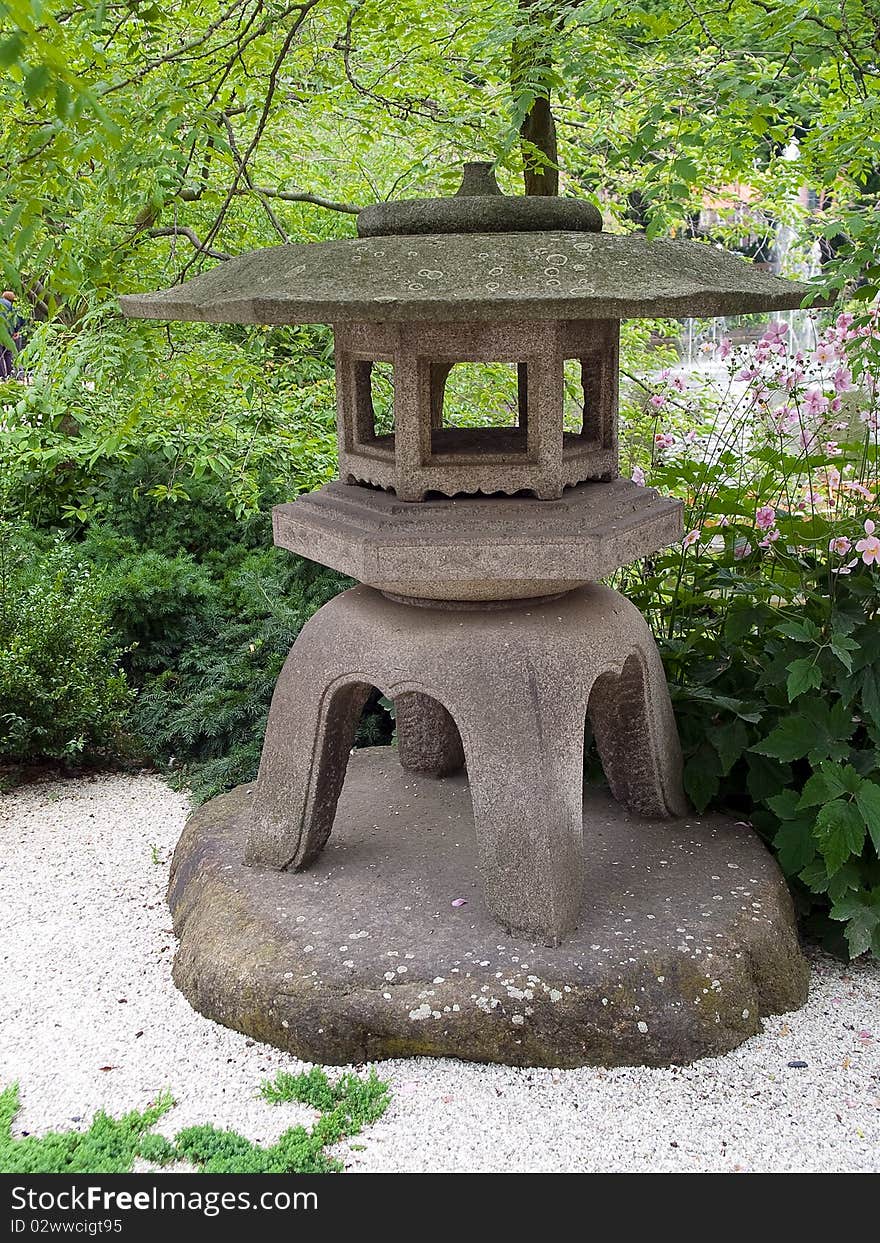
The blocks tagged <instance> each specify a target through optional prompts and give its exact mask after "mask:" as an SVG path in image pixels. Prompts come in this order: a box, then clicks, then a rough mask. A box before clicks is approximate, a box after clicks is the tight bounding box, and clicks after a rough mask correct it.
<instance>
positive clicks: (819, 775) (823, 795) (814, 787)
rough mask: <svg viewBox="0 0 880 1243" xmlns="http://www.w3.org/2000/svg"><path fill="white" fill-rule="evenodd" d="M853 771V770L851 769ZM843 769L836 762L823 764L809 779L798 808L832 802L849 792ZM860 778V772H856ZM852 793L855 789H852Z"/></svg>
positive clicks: (856, 776) (856, 775) (801, 809)
mask: <svg viewBox="0 0 880 1243" xmlns="http://www.w3.org/2000/svg"><path fill="white" fill-rule="evenodd" d="M850 771H853V770H850ZM842 774H843V770H842V769H840V768H837V767H836V765H834V764H822V765H821V767H820V768H819V769H818V771H816V772H814V773H813V775H812V776H811V777H809V778H808V779H807V782H806V784H805V785H804V788H803V790H802V792H801V797H800V799H799V801H798V810H800V811H803V809H804V808H805V807H819V806H820V805H821V804H822V803H830V802H831V800H832V799H834V798H840V796H841V794H846V793H847V784H846V782H845V780H844V778H843V775H842ZM854 776H855V778H856V780H858V773H854ZM849 792H850V793H854V791H852V790H850V791H849Z"/></svg>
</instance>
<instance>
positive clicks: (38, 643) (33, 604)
mask: <svg viewBox="0 0 880 1243" xmlns="http://www.w3.org/2000/svg"><path fill="white" fill-rule="evenodd" d="M119 649H120V645H119V642H118V638H117V636H116V635H115V634H114V632H113V629H112V627H111V624H110V617H109V614H108V612H107V609H106V608H105V607H104V603H103V601H102V598H101V591H100V587H99V585H98V584H97V583H96V582H95V580H94V578H93V577H92V575H91V574H90V570H89V567H88V565H87V564H86V563H84V562H83V561H82V560H81V559H79V558H78V557H77V556H76V554H75V551H74V550H73V549H72V548H71V547H70V546H69V545H67V544H65V543H64V542H63V541H61V540H56V541H55V542H53V543H50V544H48V545H46V544H44V545H42V546H41V544H40V543H39V542H38V541H37V540H36V539H35V538H34V536H33V534H32V533H28V532H27V531H26V529H25V528H18V529H13V528H12V527H11V526H9V525H8V524H2V525H0V758H2V759H3V760H6V761H14V762H25V761H32V760H39V759H55V760H70V759H72V758H74V757H75V756H79V755H81V754H82V753H83V752H85V751H94V750H99V751H108V750H112V748H113V746H114V744H115V743H117V742H118V738H119V735H120V731H121V730H122V728H123V725H124V723H125V721H126V717H127V713H128V710H129V707H130V704H131V693H130V691H129V689H128V686H127V683H126V680H125V677H124V675H123V673H122V672H121V671H120V669H119V667H118V663H119V659H120V650H119Z"/></svg>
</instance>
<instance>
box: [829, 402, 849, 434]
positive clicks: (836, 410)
mask: <svg viewBox="0 0 880 1243" xmlns="http://www.w3.org/2000/svg"><path fill="white" fill-rule="evenodd" d="M842 405H843V402H842V401H841V400H840V398H839V397H832V398H831V404H830V406H829V407H828V409H829V410H830V411H831V413H832V414H840V407H841V406H842ZM844 427H846V424H845V423H844Z"/></svg>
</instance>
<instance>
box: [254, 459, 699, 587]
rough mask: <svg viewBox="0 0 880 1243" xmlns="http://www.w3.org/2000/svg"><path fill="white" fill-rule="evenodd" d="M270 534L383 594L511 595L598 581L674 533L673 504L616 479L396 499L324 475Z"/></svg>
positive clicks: (677, 522) (678, 523)
mask: <svg viewBox="0 0 880 1243" xmlns="http://www.w3.org/2000/svg"><path fill="white" fill-rule="evenodd" d="M272 521H273V529H274V535H275V543H276V544H277V545H278V546H279V547H281V548H289V549H290V550H291V552H296V553H299V554H300V555H301V556H303V557H308V558H310V560H312V561H319V562H321V563H322V564H323V565H329V566H332V567H333V569H335V570H339V571H341V572H342V573H343V574H349V575H351V577H352V578H356V579H358V580H359V581H360V582H362V583H366V584H367V585H368V586H370V587H376V588H378V590H380V591H388V592H391V593H392V594H394V595H402V596H416V597H421V598H423V599H433V600H514V599H523V598H528V597H532V596H544V595H553V594H556V593H558V592H560V591H569V590H571V589H572V588H574V587H581V586H583V585H584V583H587V582H591V581H595V580H596V579H600V578H603V577H604V576H605V575H606V574H610V573H612V571H614V570H616V569H617V568H618V567H619V566H621V565H626V564H627V563H628V562H630V561H634V560H636V558H637V557H644V556H647V555H648V554H649V553H652V552H656V550H657V549H658V548H663V547H666V546H667V545H668V544H671V543H674V541H675V540H677V539H678V538H680V536H681V533H682V506H681V502H680V501H674V500H670V499H669V498H667V497H662V496H660V494H659V493H658V492H656V491H655V490H654V489H653V488H641V487H639V486H638V485H636V484H634V483H632V482H630V481H629V480H627V479H616V480H614V481H613V482H612V483H584V484H580V485H579V486H578V487H576V488H567V489H566V491H565V492H564V493H563V494H562V496H561V498H560V499H559V500H556V501H538V500H535V499H533V498H530V497H494V496H492V497H486V496H477V497H473V496H469V497H462V498H460V499H456V498H454V499H451V500H450V499H446V498H441V499H438V500H428V501H422V502H419V503H410V502H406V501H399V500H398V499H397V498H396V497H395V496H394V495H393V494H392V493H389V492H383V491H378V490H373V489H371V488H365V487H359V486H356V485H352V484H344V483H338V482H336V483H330V484H327V486H326V487H324V488H321V489H320V490H319V491H317V492H311V493H309V494H308V495H307V496H301V497H300V498H299V499H298V500H296V501H294V502H293V503H292V504H288V505H276V507H275V509H274V510H273V514H272Z"/></svg>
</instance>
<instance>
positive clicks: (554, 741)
mask: <svg viewBox="0 0 880 1243" xmlns="http://www.w3.org/2000/svg"><path fill="white" fill-rule="evenodd" d="M559 690H560V688H559V687H558V686H557V685H544V686H543V687H542V686H539V684H538V679H537V678H536V677H535V676H534V674H532V676H531V677H530V678H529V685H528V688H527V693H526V695H524V696H522V695H520V696H516V700H517V702H515V703H510V702H509V701H504V702H500V700H499V697H497V696H485V694H484V693H483V694H482V695H481V692H480V691H479V690H476V691H475V695H481V697H483V698H484V700H485V699H488V700H489V701H490V702H488V703H485V702H484V704H482V705H474V706H473V707H472V708H471V709H467V708H465V709H464V710H463V712H462V713H461V714H460V717H459V726H460V728H461V731H462V736H463V738H464V744H465V753H466V756H467V766H468V774H469V781H470V790H471V800H472V802H473V810H474V828H475V830H476V837H477V851H478V857H479V863H480V875H481V878H482V881H483V887H484V892H485V897H486V905H487V907H488V908H489V910H490V912H491V913H492V915H494V917H495V918H496V919H497V920H498V921H499V923H501V924H503V925H504V926H505V927H506V928H508V929H510V930H512V931H514V932H525V933H528V934H529V935H533V936H537V937H540V938H541V940H542V941H544V943H545V944H548V945H558V944H559V942H560V940H561V939H562V938H563V937H564V936H565V935H566V934H567V933H569V932H571V931H572V930H573V929H574V927H575V926H576V924H577V920H578V913H579V911H580V907H581V901H582V896H583V768H584V747H583V729H582V728H581V725H582V722H583V708H582V707H580V708H576V707H574V706H573V705H571V704H566V703H565V702H564V699H562V698H561V696H560V694H559Z"/></svg>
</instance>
